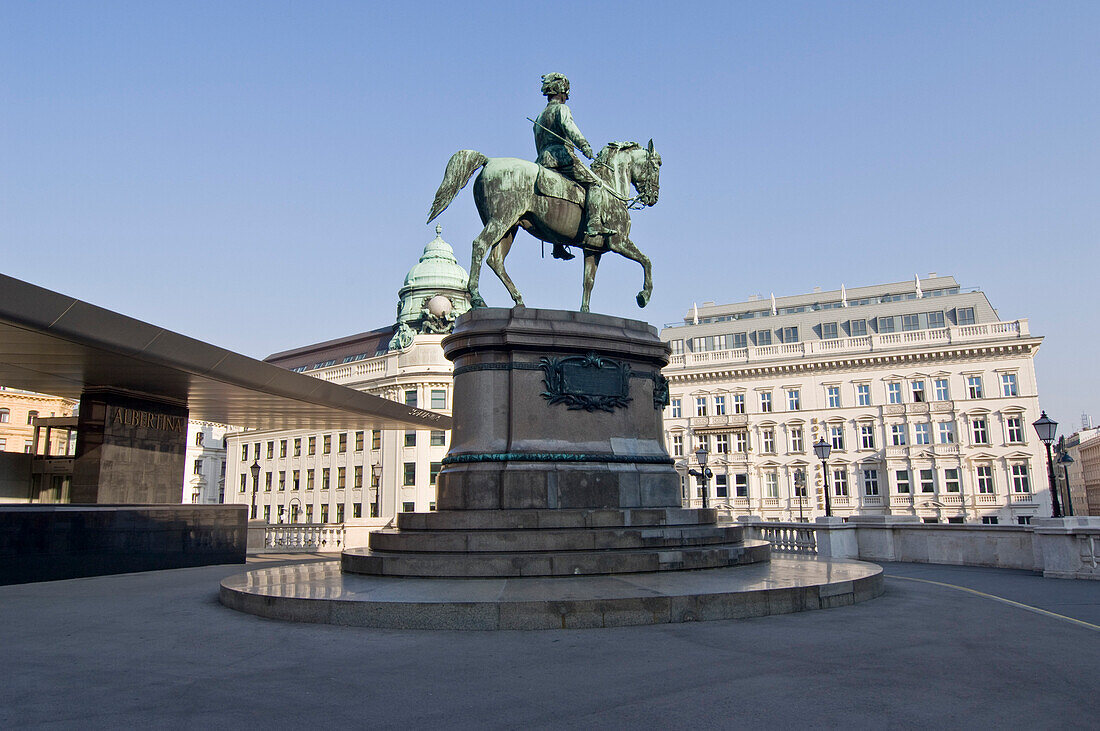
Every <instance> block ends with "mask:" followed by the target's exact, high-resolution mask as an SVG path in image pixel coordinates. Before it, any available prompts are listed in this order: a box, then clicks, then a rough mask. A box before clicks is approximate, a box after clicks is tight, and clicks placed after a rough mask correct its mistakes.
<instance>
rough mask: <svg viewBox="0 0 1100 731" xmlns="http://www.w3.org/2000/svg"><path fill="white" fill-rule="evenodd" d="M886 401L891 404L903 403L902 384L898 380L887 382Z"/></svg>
mask: <svg viewBox="0 0 1100 731" xmlns="http://www.w3.org/2000/svg"><path fill="white" fill-rule="evenodd" d="M886 402H887V403H890V404H900V403H901V384H900V383H899V382H897V381H890V382H889V383H887V384H886Z"/></svg>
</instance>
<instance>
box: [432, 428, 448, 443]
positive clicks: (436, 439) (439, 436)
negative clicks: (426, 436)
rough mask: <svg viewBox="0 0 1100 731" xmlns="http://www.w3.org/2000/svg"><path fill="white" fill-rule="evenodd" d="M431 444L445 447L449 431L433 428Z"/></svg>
mask: <svg viewBox="0 0 1100 731" xmlns="http://www.w3.org/2000/svg"><path fill="white" fill-rule="evenodd" d="M429 444H430V445H431V446H433V447H445V446H446V445H447V432H445V431H443V430H441V429H433V430H432V432H431V436H430V441H429Z"/></svg>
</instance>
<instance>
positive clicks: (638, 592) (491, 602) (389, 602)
mask: <svg viewBox="0 0 1100 731" xmlns="http://www.w3.org/2000/svg"><path fill="white" fill-rule="evenodd" d="M882 591H883V577H882V568H881V567H879V566H875V565H874V564H869V563H864V562H861V561H843V560H825V559H816V558H809V557H805V558H803V557H785V556H784V557H779V558H773V559H772V560H771V561H770V562H762V563H757V564H753V565H749V566H738V567H731V568H720V569H705V570H701V571H676V572H659V573H641V574H622V575H618V576H573V577H554V578H526V577H510V578H493V579H440V578H436V579H410V578H396V577H388V576H362V575H356V574H349V573H344V572H342V571H341V570H340V564H339V562H337V561H326V562H322V563H311V564H297V565H293V566H283V567H276V568H267V569H259V570H256V571H250V572H248V573H244V574H239V575H237V576H232V577H229V578H227V579H224V580H223V581H222V582H221V589H220V599H221V602H222V604H224V605H225V606H227V607H230V608H232V609H237V610H239V611H243V612H248V613H251V614H255V615H259V616H261V617H268V618H271V619H283V620H290V621H297V622H318V623H327V624H338V625H350V626H359V627H378V628H391V629H463V630H498V629H517V630H518V629H523V630H529V629H567V628H568V629H574V628H590V627H621V626H627V625H642V624H664V623H677V622H691V621H701V620H717V619H740V618H746V617H762V616H766V615H771V614H787V613H791V612H799V611H804V610H809V609H828V608H831V607H840V606H847V605H850V604H854V603H856V602H860V601H864V600H867V599H872V598H874V597H876V596H879V595H880V594H882Z"/></svg>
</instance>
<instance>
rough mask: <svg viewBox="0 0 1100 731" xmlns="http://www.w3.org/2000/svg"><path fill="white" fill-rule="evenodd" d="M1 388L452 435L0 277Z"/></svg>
mask: <svg viewBox="0 0 1100 731" xmlns="http://www.w3.org/2000/svg"><path fill="white" fill-rule="evenodd" d="M0 384H3V385H5V386H11V387H14V388H23V389H27V390H30V391H37V392H39V393H48V394H53V395H56V396H64V397H66V398H71V399H74V400H75V399H79V398H80V394H81V393H82V392H83V391H84V390H85V389H92V388H112V389H116V390H121V391H129V392H132V393H134V394H135V395H146V396H149V397H152V398H159V399H165V400H170V401H175V402H177V403H179V404H181V405H186V406H187V408H188V410H189V412H190V417H191V418H192V419H198V420H202V421H212V422H216V423H220V424H232V425H234V426H242V427H253V428H258V429H351V428H357V429H406V428H410V427H413V428H421V429H428V428H430V429H450V428H451V419H450V417H448V416H445V415H443V414H438V413H435V412H433V411H425V410H424V409H417V408H413V407H409V406H405V405H404V404H400V403H397V402H394V401H389V400H387V399H383V398H379V397H378V396H372V395H370V394H367V393H363V392H361V391H356V390H354V389H351V388H347V387H346V386H340V385H337V384H334V383H329V382H328V381H323V380H321V379H319V378H313V377H311V376H305V375H302V374H300V373H294V372H293V371H288V370H286V369H285V368H280V367H279V366H276V365H272V364H270V363H264V362H263V361H259V360H255V359H253V358H249V357H247V356H244V355H240V354H239V353H233V352H231V351H228V350H225V349H223V348H218V347H216V346H213V345H210V344H208V343H203V342H201V341H198V340H195V339H193V338H189V337H187V336H185V335H180V334H179V333H174V332H171V331H169V330H165V329H164V328H160V327H157V326H155V325H150V324H149V323H146V322H141V321H140V320H135V319H134V318H132V317H127V316H126V315H122V314H119V313H117V312H112V311H110V310H105V309H103V308H102V307H96V306H95V305H91V304H88V303H87V302H82V301H80V300H78V299H74V298H72V297H68V296H66V295H63V294H59V293H57V292H52V291H50V290H48V289H43V288H41V287H37V286H35V285H33V284H29V283H27V282H24V281H21V280H19V279H13V278H12V277H8V276H6V275H3V274H0Z"/></svg>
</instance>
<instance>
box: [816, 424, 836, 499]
mask: <svg viewBox="0 0 1100 731" xmlns="http://www.w3.org/2000/svg"><path fill="white" fill-rule="evenodd" d="M832 452H833V445H831V444H829V443H828V442H827V441H825V437H821V438H820V439H818V440H817V441H816V442H814V454H815V455H817V458H818V459H819V460H821V476H822V477H823V478H825V517H826V518H831V517H832V515H833V506H832V503H830V502H829V465H828V464H827V462H828V460H829V455H830V454H832Z"/></svg>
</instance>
